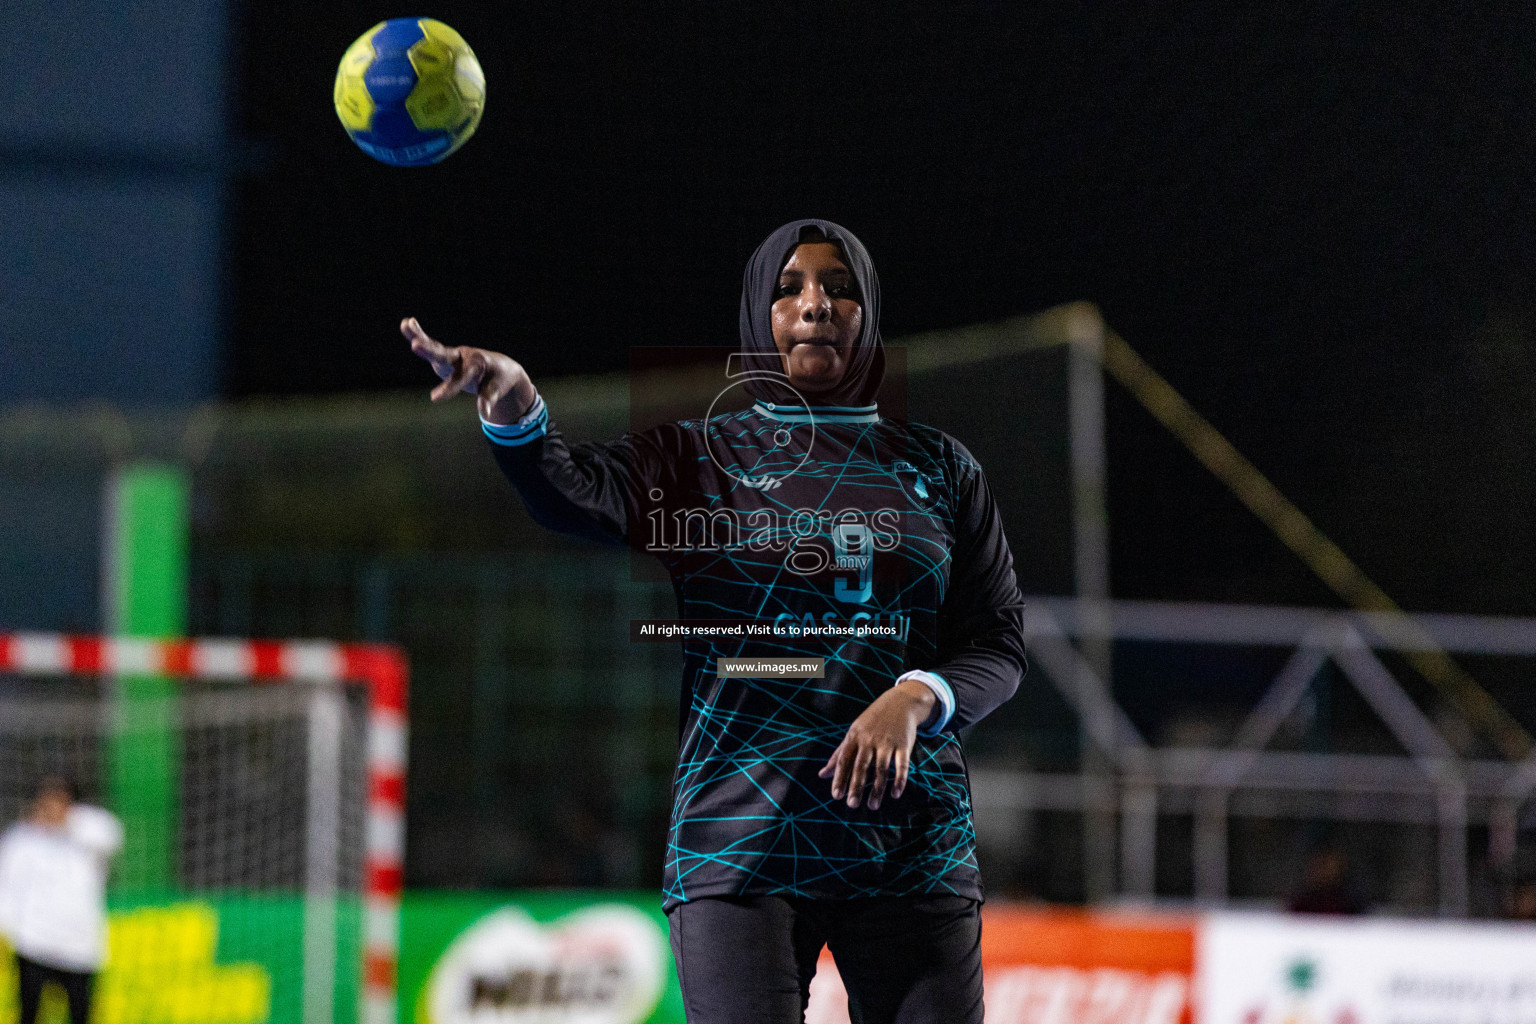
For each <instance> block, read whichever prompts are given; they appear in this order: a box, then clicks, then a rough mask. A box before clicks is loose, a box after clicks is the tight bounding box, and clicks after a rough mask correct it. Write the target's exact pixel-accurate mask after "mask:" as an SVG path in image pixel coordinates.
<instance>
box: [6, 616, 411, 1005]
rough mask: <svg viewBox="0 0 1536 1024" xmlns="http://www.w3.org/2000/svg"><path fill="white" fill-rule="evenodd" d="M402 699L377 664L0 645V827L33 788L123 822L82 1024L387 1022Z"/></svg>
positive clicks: (240, 649) (389, 653) (35, 643)
mask: <svg viewBox="0 0 1536 1024" xmlns="http://www.w3.org/2000/svg"><path fill="white" fill-rule="evenodd" d="M146 677H148V678H151V679H162V680H165V681H167V683H168V685H167V686H165V687H163V688H161V689H159V690H158V691H156V690H155V689H154V688H153V687H148V688H146V687H143V686H140V687H136V688H134V687H125V686H121V685H118V683H119V680H121V679H124V678H136V679H143V678H146ZM130 693H131V694H135V695H132V696H129V695H128V694H130ZM145 693H149V694H153V695H150V696H145V695H142V694H145ZM404 695H405V667H404V660H403V658H402V657H401V656H400V654H399V653H398V652H396V651H395V650H393V649H390V648H383V647H367V646H345V645H334V644H326V643H315V642H307V641H306V642H292V643H268V642H244V641H231V640H203V641H192V642H184V641H181V642H155V641H144V640H112V639H95V638H82V637H61V636H51V635H36V634H33V635H5V634H0V827H4V826H5V825H9V824H10V823H11V822H15V821H17V820H19V819H21V818H23V817H25V816H26V815H27V814H28V813H29V810H30V806H31V803H32V801H33V799H34V797H35V794H36V791H37V787H38V783H39V782H40V781H41V780H42V779H44V778H45V777H47V776H64V777H66V778H68V779H70V780H71V781H73V782H74V784H75V786H76V787H77V789H78V791H79V799H80V800H81V801H82V802H84V803H88V804H94V805H98V806H102V807H106V808H108V809H109V810H112V811H113V812H114V813H115V814H116V815H117V817H118V818H119V819H120V820H121V821H122V824H123V827H124V832H125V843H124V848H123V850H122V851H121V853H120V854H119V855H118V856H117V857H115V858H114V861H113V864H112V870H111V874H110V876H109V879H110V881H109V896H108V905H109V924H108V938H107V960H106V963H105V964H104V966H103V969H102V973H101V976H100V978H99V979H98V983H97V988H96V1000H95V1007H94V1010H93V1020H92V1022H91V1024H267V1022H272V1024H341V1022H348V1024H350V1022H354V1021H359V1020H361V1021H363V1022H365V1024H393V1022H394V1020H395V999H394V967H395V951H396V948H397V944H398V909H399V895H400V883H401V849H402V835H403V813H402V812H403V788H404V787H403V779H404V768H405V742H404V740H405V717H404V711H405V700H404ZM0 941H3V940H0ZM12 964H13V961H12V958H11V957H9V956H4V957H0V974H8V973H9V972H10V971H12V970H13V969H14V968H13V966H12ZM15 991H16V988H15V984H14V979H12V978H0V1024H11V1022H14V1021H16V1019H17V1010H18V1008H17V1006H16V1005H15V1003H14V996H15ZM52 1002H53V1003H54V1004H57V1005H50V1003H49V1001H47V1000H45V1004H44V1014H45V1019H46V1018H47V1017H52V1018H53V1019H55V1020H58V1019H62V1017H61V1015H60V1013H59V1011H61V1010H62V1000H61V999H55V1000H52Z"/></svg>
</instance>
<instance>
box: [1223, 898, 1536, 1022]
mask: <svg viewBox="0 0 1536 1024" xmlns="http://www.w3.org/2000/svg"><path fill="white" fill-rule="evenodd" d="M1196 959H1197V962H1198V964H1199V971H1198V981H1197V984H1196V992H1197V1002H1198V1005H1199V1007H1200V1010H1199V1014H1198V1022H1197V1024H1536V926H1533V925H1528V924H1493V923H1487V924H1484V923H1479V924H1468V923H1452V922H1440V921H1402V920H1387V919H1384V918H1353V919H1346V918H1324V917H1286V916H1281V915H1278V914H1277V915H1262V914H1214V915H1210V916H1207V917H1205V918H1204V919H1203V920H1202V922H1201V927H1200V933H1199V939H1198V948H1197V956H1196Z"/></svg>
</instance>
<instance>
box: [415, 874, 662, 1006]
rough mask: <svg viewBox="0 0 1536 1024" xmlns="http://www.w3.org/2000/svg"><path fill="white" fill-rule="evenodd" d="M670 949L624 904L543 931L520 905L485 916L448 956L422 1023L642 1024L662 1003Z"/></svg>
mask: <svg viewBox="0 0 1536 1024" xmlns="http://www.w3.org/2000/svg"><path fill="white" fill-rule="evenodd" d="M667 963H668V961H667V955H666V942H665V939H664V938H663V936H662V934H661V929H660V928H659V927H657V925H656V923H655V922H654V921H653V920H652V919H651V918H650V917H649V916H647V915H646V914H644V913H642V912H641V911H639V910H637V909H635V908H634V907H631V906H627V905H625V904H621V903H606V904H599V905H597V906H592V907H586V908H584V909H582V910H578V911H575V912H574V913H571V914H567V915H566V916H565V917H562V918H559V919H558V920H555V921H551V922H548V923H546V924H542V925H541V924H539V923H538V922H537V921H535V920H534V919H533V918H532V917H530V916H528V914H526V913H525V912H523V911H522V910H520V909H518V908H516V907H504V908H502V909H501V910H497V911H495V912H494V913H492V914H490V915H488V916H486V917H484V918H481V919H480V920H479V921H477V922H475V924H474V925H472V926H471V927H470V928H468V929H467V930H465V931H464V932H463V933H462V934H461V935H459V937H458V938H456V939H455V940H454V941H453V943H452V944H451V945H450V946H449V947H448V948H447V949H446V950H444V951H443V955H442V957H441V958H440V959H439V960H438V962H437V965H436V966H435V967H434V968H433V969H432V975H431V977H430V978H429V979H428V981H427V985H426V988H425V989H424V990H423V991H422V998H421V1003H420V1005H419V1006H418V1008H417V1021H418V1024H638V1022H639V1021H643V1020H645V1019H646V1018H647V1017H649V1016H650V1015H651V1013H652V1011H654V1010H655V1008H656V1004H657V1002H658V1001H659V1000H660V999H661V993H662V989H663V987H664V984H665V980H666V971H667Z"/></svg>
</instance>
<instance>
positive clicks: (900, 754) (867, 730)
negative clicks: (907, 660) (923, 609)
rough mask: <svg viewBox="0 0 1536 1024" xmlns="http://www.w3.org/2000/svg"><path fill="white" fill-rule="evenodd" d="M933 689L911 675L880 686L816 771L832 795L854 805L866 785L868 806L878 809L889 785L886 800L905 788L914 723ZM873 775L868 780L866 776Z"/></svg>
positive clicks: (929, 706)
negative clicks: (881, 689) (883, 688)
mask: <svg viewBox="0 0 1536 1024" xmlns="http://www.w3.org/2000/svg"><path fill="white" fill-rule="evenodd" d="M937 699H938V698H936V697H935V696H934V695H933V691H932V690H930V689H929V688H928V687H926V686H924V685H923V684H922V683H921V682H919V681H917V680H915V679H908V680H906V681H904V682H902V683H899V684H897V685H896V686H893V687H891V688H890V689H889V690H886V691H885V692H884V693H882V694H881V695H880V696H879V697H877V698H875V702H874V703H873V704H871V705H870V706H869V707H867V708H865V709H864V713H863V714H861V715H860V716H859V717H858V718H856V719H854V720H853V724H852V725H850V726H849V727H848V733H847V735H845V736H844V737H843V742H841V743H839V744H838V745H837V749H836V750H834V751H832V756H831V757H830V758H829V759H828V760H827V763H826V764H825V765H824V766H823V767H822V769H821V771H819V772H817V773H816V774H817V775H819V776H820V777H821V778H823V779H825V778H828V777H830V778H831V779H832V799H834V800H842V799H844V798H845V796H846V798H847V801H848V806H849V807H857V806H859V799H860V797H861V795H862V794H863V793H864V790H865V788H866V787H868V789H869V806H870V808H871V809H873V808H876V807H879V806H880V801H881V800H882V799H883V798H884V797H885V791H886V787H887V786H889V787H890V791H891V799H893V800H894V799H896V798H898V797H900V796H901V792H902V790H904V789H906V788H907V769H908V768H909V767H910V765H911V761H912V747H913V745H914V744H916V743H917V727H918V726H920V725H922V724H923V723H924V722H925V721H927V720H928V715H929V714H930V713H931V712H932V711H933V705H934V702H935V701H936V700H937ZM871 775H873V778H871Z"/></svg>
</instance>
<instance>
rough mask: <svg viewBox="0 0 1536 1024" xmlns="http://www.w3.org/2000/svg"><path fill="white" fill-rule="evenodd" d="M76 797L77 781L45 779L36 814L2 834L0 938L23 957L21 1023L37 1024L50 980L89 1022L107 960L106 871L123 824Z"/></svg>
mask: <svg viewBox="0 0 1536 1024" xmlns="http://www.w3.org/2000/svg"><path fill="white" fill-rule="evenodd" d="M75 796H76V793H75V787H74V784H73V783H72V782H71V781H70V780H68V779H66V778H63V777H60V776H57V775H50V776H48V777H46V778H44V779H43V780H42V782H41V783H40V784H39V785H38V787H37V800H36V801H35V802H34V803H33V805H32V813H31V814H30V815H29V816H28V817H27V818H26V819H24V820H22V821H18V822H16V823H15V824H14V825H12V826H11V827H10V828H8V829H6V831H5V833H4V835H0V936H4V938H5V940H6V942H7V943H9V944H10V947H11V949H12V951H13V952H14V953H15V955H16V974H17V979H18V981H19V988H20V990H21V991H20V992H19V993H18V994H19V997H20V998H19V999H18V1003H19V1004H20V1009H21V1016H20V1018H19V1022H18V1024H35V1022H36V1020H37V1009H38V1003H39V1000H40V997H41V995H42V991H43V986H44V985H45V984H46V983H48V982H50V981H51V982H54V983H56V984H58V985H59V986H60V987H61V988H63V989H64V994H65V996H66V997H67V999H68V1002H69V1016H70V1020H71V1021H72V1024H89V1022H90V1017H91V990H92V988H93V987H94V985H95V981H96V972H97V971H98V970H100V968H101V962H102V960H103V958H104V957H105V955H106V944H107V943H106V939H107V934H106V933H107V908H106V888H107V866H108V862H109V861H110V860H111V858H112V856H113V854H115V853H117V851H118V850H120V849H122V846H123V826H122V824H121V823H120V822H119V821H118V820H117V818H116V817H115V816H114V815H113V814H112V812H110V811H106V810H103V809H102V808H100V807H92V806H90V805H88V804H81V803H76V802H75Z"/></svg>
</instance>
